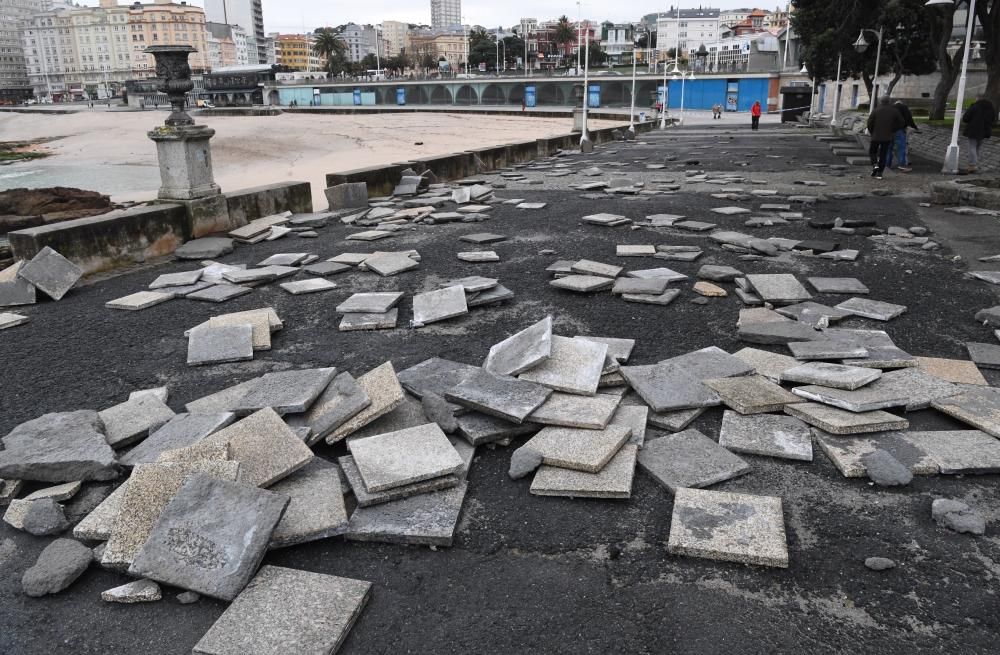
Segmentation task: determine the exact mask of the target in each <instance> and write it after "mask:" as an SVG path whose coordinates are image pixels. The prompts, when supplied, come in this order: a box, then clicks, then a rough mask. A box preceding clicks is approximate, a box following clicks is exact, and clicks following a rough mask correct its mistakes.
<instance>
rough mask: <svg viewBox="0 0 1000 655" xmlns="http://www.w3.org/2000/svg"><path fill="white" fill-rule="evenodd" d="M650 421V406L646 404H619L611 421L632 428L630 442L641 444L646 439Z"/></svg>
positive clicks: (640, 445)
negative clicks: (647, 426)
mask: <svg viewBox="0 0 1000 655" xmlns="http://www.w3.org/2000/svg"><path fill="white" fill-rule="evenodd" d="M648 422H649V408H648V407H646V406H645V405H619V406H618V409H617V410H615V413H614V416H612V417H611V423H612V424H614V425H621V426H624V427H627V428H629V429H630V430H632V434H631V435H630V436H629V438H628V443H630V444H633V445H636V446H639V447H640V448H642V444H643V443H645V441H646V424H647V423H648Z"/></svg>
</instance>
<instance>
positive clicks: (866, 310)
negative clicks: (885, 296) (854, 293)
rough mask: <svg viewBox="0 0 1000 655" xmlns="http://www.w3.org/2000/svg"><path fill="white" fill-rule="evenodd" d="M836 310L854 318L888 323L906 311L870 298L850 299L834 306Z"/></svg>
mask: <svg viewBox="0 0 1000 655" xmlns="http://www.w3.org/2000/svg"><path fill="white" fill-rule="evenodd" d="M836 308H837V309H842V310H844V311H845V312H851V313H852V314H854V315H855V316H861V317H862V318H870V319H874V320H876V321H890V320H892V319H894V318H896V317H897V316H899V315H900V314H902V313H903V312H905V311H906V307H905V306H904V305H895V304H893V303H889V302H882V301H880V300H871V299H870V298H851V299H850V300H845V301H844V302H842V303H840V304H839V305H836Z"/></svg>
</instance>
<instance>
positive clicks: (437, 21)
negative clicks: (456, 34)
mask: <svg viewBox="0 0 1000 655" xmlns="http://www.w3.org/2000/svg"><path fill="white" fill-rule="evenodd" d="M461 24H462V0H431V27H432V28H433V29H436V30H443V29H447V28H449V27H454V26H455V25H461Z"/></svg>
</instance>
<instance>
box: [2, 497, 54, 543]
mask: <svg viewBox="0 0 1000 655" xmlns="http://www.w3.org/2000/svg"><path fill="white" fill-rule="evenodd" d="M3 521H4V523H6V524H7V525H9V526H11V527H12V528H14V529H16V530H23V531H25V532H27V533H28V534H32V535H35V536H36V537H44V536H48V535H55V534H59V533H61V532H64V531H65V530H66V528H68V527H69V521H67V520H66V513H65V511H64V510H63V506H62V505H60V504H59V503H58V502H56V501H55V500H53V499H52V498H42V499H39V500H28V499H27V498H20V499H15V500H12V501H10V505H9V506H8V507H7V511H6V512H4V515H3Z"/></svg>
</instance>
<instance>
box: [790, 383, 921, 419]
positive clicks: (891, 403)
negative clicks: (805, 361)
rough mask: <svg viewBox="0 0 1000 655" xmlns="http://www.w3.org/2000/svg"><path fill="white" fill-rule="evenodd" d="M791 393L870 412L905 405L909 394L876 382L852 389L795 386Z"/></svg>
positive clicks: (842, 407)
mask: <svg viewBox="0 0 1000 655" xmlns="http://www.w3.org/2000/svg"><path fill="white" fill-rule="evenodd" d="M792 393H794V394H795V395H796V396H801V397H802V398H807V399H809V400H812V401H815V402H818V403H823V404H824V405H830V406H832V407H839V408H841V409H846V410H847V411H849V412H854V413H861V412H870V411H874V410H876V409H887V408H890V407H906V404H907V403H908V402H909V399H910V396H909V395H908V394H906V393H905V391H903V390H900V389H895V388H892V387H890V386H882V385H878V384H876V383H872V384H869V385H868V386H865V387H862V388H860V389H855V390H853V391H848V390H845V389H833V388H830V387H824V386H819V385H806V386H802V387H795V388H794V389H792Z"/></svg>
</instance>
